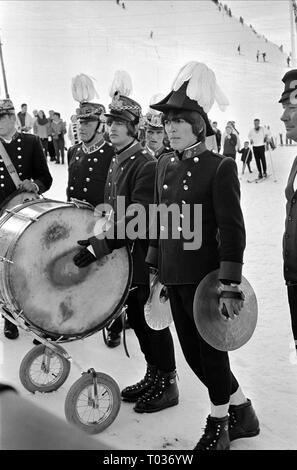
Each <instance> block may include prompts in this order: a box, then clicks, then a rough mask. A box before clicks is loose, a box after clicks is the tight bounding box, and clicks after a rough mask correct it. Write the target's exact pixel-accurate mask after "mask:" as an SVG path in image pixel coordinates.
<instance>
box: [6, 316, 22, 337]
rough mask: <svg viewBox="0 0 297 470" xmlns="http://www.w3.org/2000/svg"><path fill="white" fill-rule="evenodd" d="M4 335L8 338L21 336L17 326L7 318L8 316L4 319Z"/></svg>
mask: <svg viewBox="0 0 297 470" xmlns="http://www.w3.org/2000/svg"><path fill="white" fill-rule="evenodd" d="M4 336H5V337H6V338H8V339H16V338H17V337H18V336H19V330H18V328H17V326H15V325H14V324H13V323H11V322H10V321H9V320H7V318H5V319H4Z"/></svg>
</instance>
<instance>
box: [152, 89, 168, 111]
mask: <svg viewBox="0 0 297 470" xmlns="http://www.w3.org/2000/svg"><path fill="white" fill-rule="evenodd" d="M164 98H165V95H163V93H157V94H156V95H153V96H152V97H151V99H150V107H149V112H150V113H151V114H160V111H157V110H156V109H152V108H151V105H152V104H156V103H159V101H162V100H163V99H164Z"/></svg>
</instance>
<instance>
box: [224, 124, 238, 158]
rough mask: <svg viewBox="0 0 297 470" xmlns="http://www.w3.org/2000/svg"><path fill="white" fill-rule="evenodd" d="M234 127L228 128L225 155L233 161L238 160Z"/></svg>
mask: <svg viewBox="0 0 297 470" xmlns="http://www.w3.org/2000/svg"><path fill="white" fill-rule="evenodd" d="M232 131H233V128H232V126H229V125H227V126H226V137H225V139H224V148H223V154H224V155H225V157H231V158H233V160H235V158H236V144H237V137H236V135H235V134H233V132H232Z"/></svg>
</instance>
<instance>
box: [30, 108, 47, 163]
mask: <svg viewBox="0 0 297 470" xmlns="http://www.w3.org/2000/svg"><path fill="white" fill-rule="evenodd" d="M33 129H34V134H35V135H37V136H38V137H39V138H40V140H41V145H42V148H43V151H44V154H45V157H47V153H48V135H49V130H50V123H49V120H48V119H47V117H46V116H45V113H44V111H42V110H40V111H38V114H37V118H36V120H35V122H34V126H33Z"/></svg>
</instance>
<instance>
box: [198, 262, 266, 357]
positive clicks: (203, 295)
mask: <svg viewBox="0 0 297 470" xmlns="http://www.w3.org/2000/svg"><path fill="white" fill-rule="evenodd" d="M218 274H219V270H218V269H217V270H215V271H212V272H211V273H209V274H207V276H205V278H204V279H203V280H202V281H201V282H200V284H199V285H198V287H197V289H196V293H195V297H194V302H193V313H194V320H195V323H196V327H197V329H198V332H199V333H200V335H201V336H202V338H203V339H204V340H205V341H206V342H207V343H208V344H210V345H211V346H212V347H214V348H215V349H218V350H219V351H233V350H235V349H238V348H240V347H241V346H243V345H244V344H245V343H247V341H248V340H249V339H250V338H251V336H252V334H253V332H254V330H255V328H256V324H257V317H258V304H257V298H256V294H255V292H254V290H253V288H252V286H251V285H250V283H249V282H248V281H247V279H246V278H245V277H244V276H242V282H241V284H240V289H241V290H242V292H243V293H244V295H245V300H244V303H243V308H242V310H240V312H239V315H238V316H237V317H236V318H235V319H234V320H231V319H228V320H225V319H224V317H223V316H222V315H221V314H220V312H219V292H218V288H219V286H220V285H221V283H220V281H219V279H218Z"/></svg>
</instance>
